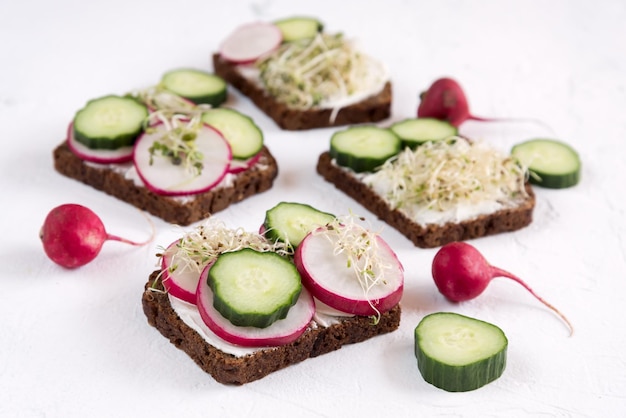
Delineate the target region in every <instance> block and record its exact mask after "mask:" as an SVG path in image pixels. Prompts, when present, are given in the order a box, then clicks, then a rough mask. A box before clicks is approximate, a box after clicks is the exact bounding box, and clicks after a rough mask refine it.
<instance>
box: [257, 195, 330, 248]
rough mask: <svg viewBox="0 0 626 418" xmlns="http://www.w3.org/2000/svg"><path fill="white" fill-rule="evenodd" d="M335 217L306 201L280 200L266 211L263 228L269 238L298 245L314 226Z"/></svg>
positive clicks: (318, 225)
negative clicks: (305, 202)
mask: <svg viewBox="0 0 626 418" xmlns="http://www.w3.org/2000/svg"><path fill="white" fill-rule="evenodd" d="M334 219H335V215H332V214H330V213H327V212H322V211H320V210H318V209H315V208H314V207H312V206H310V205H307V204H304V203H294V202H280V203H279V204H278V205H276V206H274V207H273V208H271V209H270V210H268V211H267V212H266V213H265V221H264V223H263V229H264V230H265V232H264V233H265V236H266V237H267V238H268V239H269V240H271V241H276V240H279V241H283V242H287V243H289V244H291V245H292V246H293V247H297V246H298V245H300V243H301V242H302V240H303V239H304V237H305V236H306V235H307V234H308V233H309V232H311V231H312V230H313V229H314V228H317V227H320V226H324V225H326V224H327V223H328V222H331V221H333V220H334Z"/></svg>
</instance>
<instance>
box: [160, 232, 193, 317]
mask: <svg viewBox="0 0 626 418" xmlns="http://www.w3.org/2000/svg"><path fill="white" fill-rule="evenodd" d="M177 244H178V240H176V241H174V242H173V243H171V244H170V245H169V247H167V249H166V250H165V251H164V252H163V256H162V257H161V271H162V272H163V276H162V277H161V281H162V283H163V287H164V288H165V290H166V291H167V292H168V293H169V294H170V295H172V296H175V297H177V298H178V299H181V300H184V301H185V302H189V303H192V304H194V305H195V304H196V288H197V287H198V279H199V277H200V272H199V271H198V268H197V267H196V266H195V265H194V266H188V265H187V263H188V261H186V260H185V259H183V258H181V257H179V256H178V255H177V254H178V246H177Z"/></svg>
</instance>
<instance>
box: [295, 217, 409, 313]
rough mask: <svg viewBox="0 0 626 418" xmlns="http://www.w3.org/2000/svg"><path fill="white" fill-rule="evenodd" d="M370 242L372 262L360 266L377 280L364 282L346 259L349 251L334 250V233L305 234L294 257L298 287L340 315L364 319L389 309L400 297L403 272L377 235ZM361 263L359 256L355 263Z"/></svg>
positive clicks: (393, 254) (389, 249)
mask: <svg viewBox="0 0 626 418" xmlns="http://www.w3.org/2000/svg"><path fill="white" fill-rule="evenodd" d="M351 227H353V226H351ZM359 231H360V230H359ZM359 231H356V234H357V235H356V236H358V234H360V232H359ZM318 232H319V231H318ZM329 238H330V239H329ZM373 239H375V246H373V247H372V248H371V250H373V251H375V254H373V257H374V258H375V259H376V262H375V264H373V265H372V266H370V267H364V266H363V267H364V270H370V269H371V271H372V272H373V273H374V275H375V276H376V277H378V279H377V280H369V281H367V280H364V279H363V277H359V276H362V274H361V273H359V274H357V272H356V271H355V268H354V263H355V261H349V260H348V253H349V251H344V250H342V251H336V248H335V245H336V243H337V240H338V238H337V235H336V234H326V232H322V233H316V232H312V233H310V234H308V235H307V236H306V237H305V238H304V240H302V242H301V243H300V245H299V246H298V248H297V249H296V252H295V255H294V262H295V263H296V267H297V268H298V271H299V272H300V275H301V277H302V284H303V285H304V286H305V287H306V288H307V289H308V290H309V291H310V292H311V294H312V295H313V296H314V297H315V298H317V299H319V300H320V301H321V302H323V303H325V304H326V305H328V306H330V307H332V308H334V309H337V310H339V311H342V312H346V313H350V314H354V315H363V316H367V315H377V314H380V313H384V312H386V311H388V310H390V309H391V308H393V307H394V306H396V305H397V304H398V303H399V302H400V299H401V297H402V292H403V289H404V271H403V268H402V264H401V263H400V261H399V260H398V258H397V257H396V255H395V253H394V252H393V250H392V249H391V248H390V247H389V245H387V243H386V242H385V241H384V240H383V239H382V238H381V237H380V236H378V235H374V236H373ZM354 260H356V258H354ZM364 260H365V257H361V258H360V260H358V261H356V263H360V262H361V261H364Z"/></svg>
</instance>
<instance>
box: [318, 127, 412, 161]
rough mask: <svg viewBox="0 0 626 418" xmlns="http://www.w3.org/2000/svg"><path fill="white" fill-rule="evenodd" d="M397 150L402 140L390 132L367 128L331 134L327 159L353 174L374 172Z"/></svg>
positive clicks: (355, 128)
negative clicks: (353, 172)
mask: <svg viewBox="0 0 626 418" xmlns="http://www.w3.org/2000/svg"><path fill="white" fill-rule="evenodd" d="M401 148H402V141H401V140H400V138H399V137H398V136H397V135H396V134H395V133H393V131H391V130H390V129H386V128H379V127H376V126H369V125H366V126H352V127H349V128H347V129H344V130H342V131H339V132H335V134H333V136H332V137H331V139H330V155H331V157H332V158H334V159H335V162H336V163H337V164H338V165H340V166H343V167H348V168H351V169H352V170H354V171H355V172H357V173H360V172H371V171H374V170H375V169H376V168H377V167H379V166H381V165H382V164H383V163H384V162H385V161H387V160H388V159H389V158H391V157H393V156H395V155H397V154H398V153H399V152H400V150H401Z"/></svg>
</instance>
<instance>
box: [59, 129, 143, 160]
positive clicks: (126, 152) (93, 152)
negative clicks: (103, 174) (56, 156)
mask: <svg viewBox="0 0 626 418" xmlns="http://www.w3.org/2000/svg"><path fill="white" fill-rule="evenodd" d="M67 146H68V147H69V148H70V150H71V151H72V152H73V153H74V154H76V155H77V156H78V157H79V158H80V159H81V160H85V161H89V162H92V163H98V164H117V163H127V162H129V161H131V160H132V159H133V147H132V145H131V146H128V147H122V148H118V149H115V150H110V149H91V148H89V147H88V146H87V145H85V144H83V143H81V142H79V141H77V140H76V138H75V137H74V123H73V122H72V123H70V125H69V127H68V128H67Z"/></svg>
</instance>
